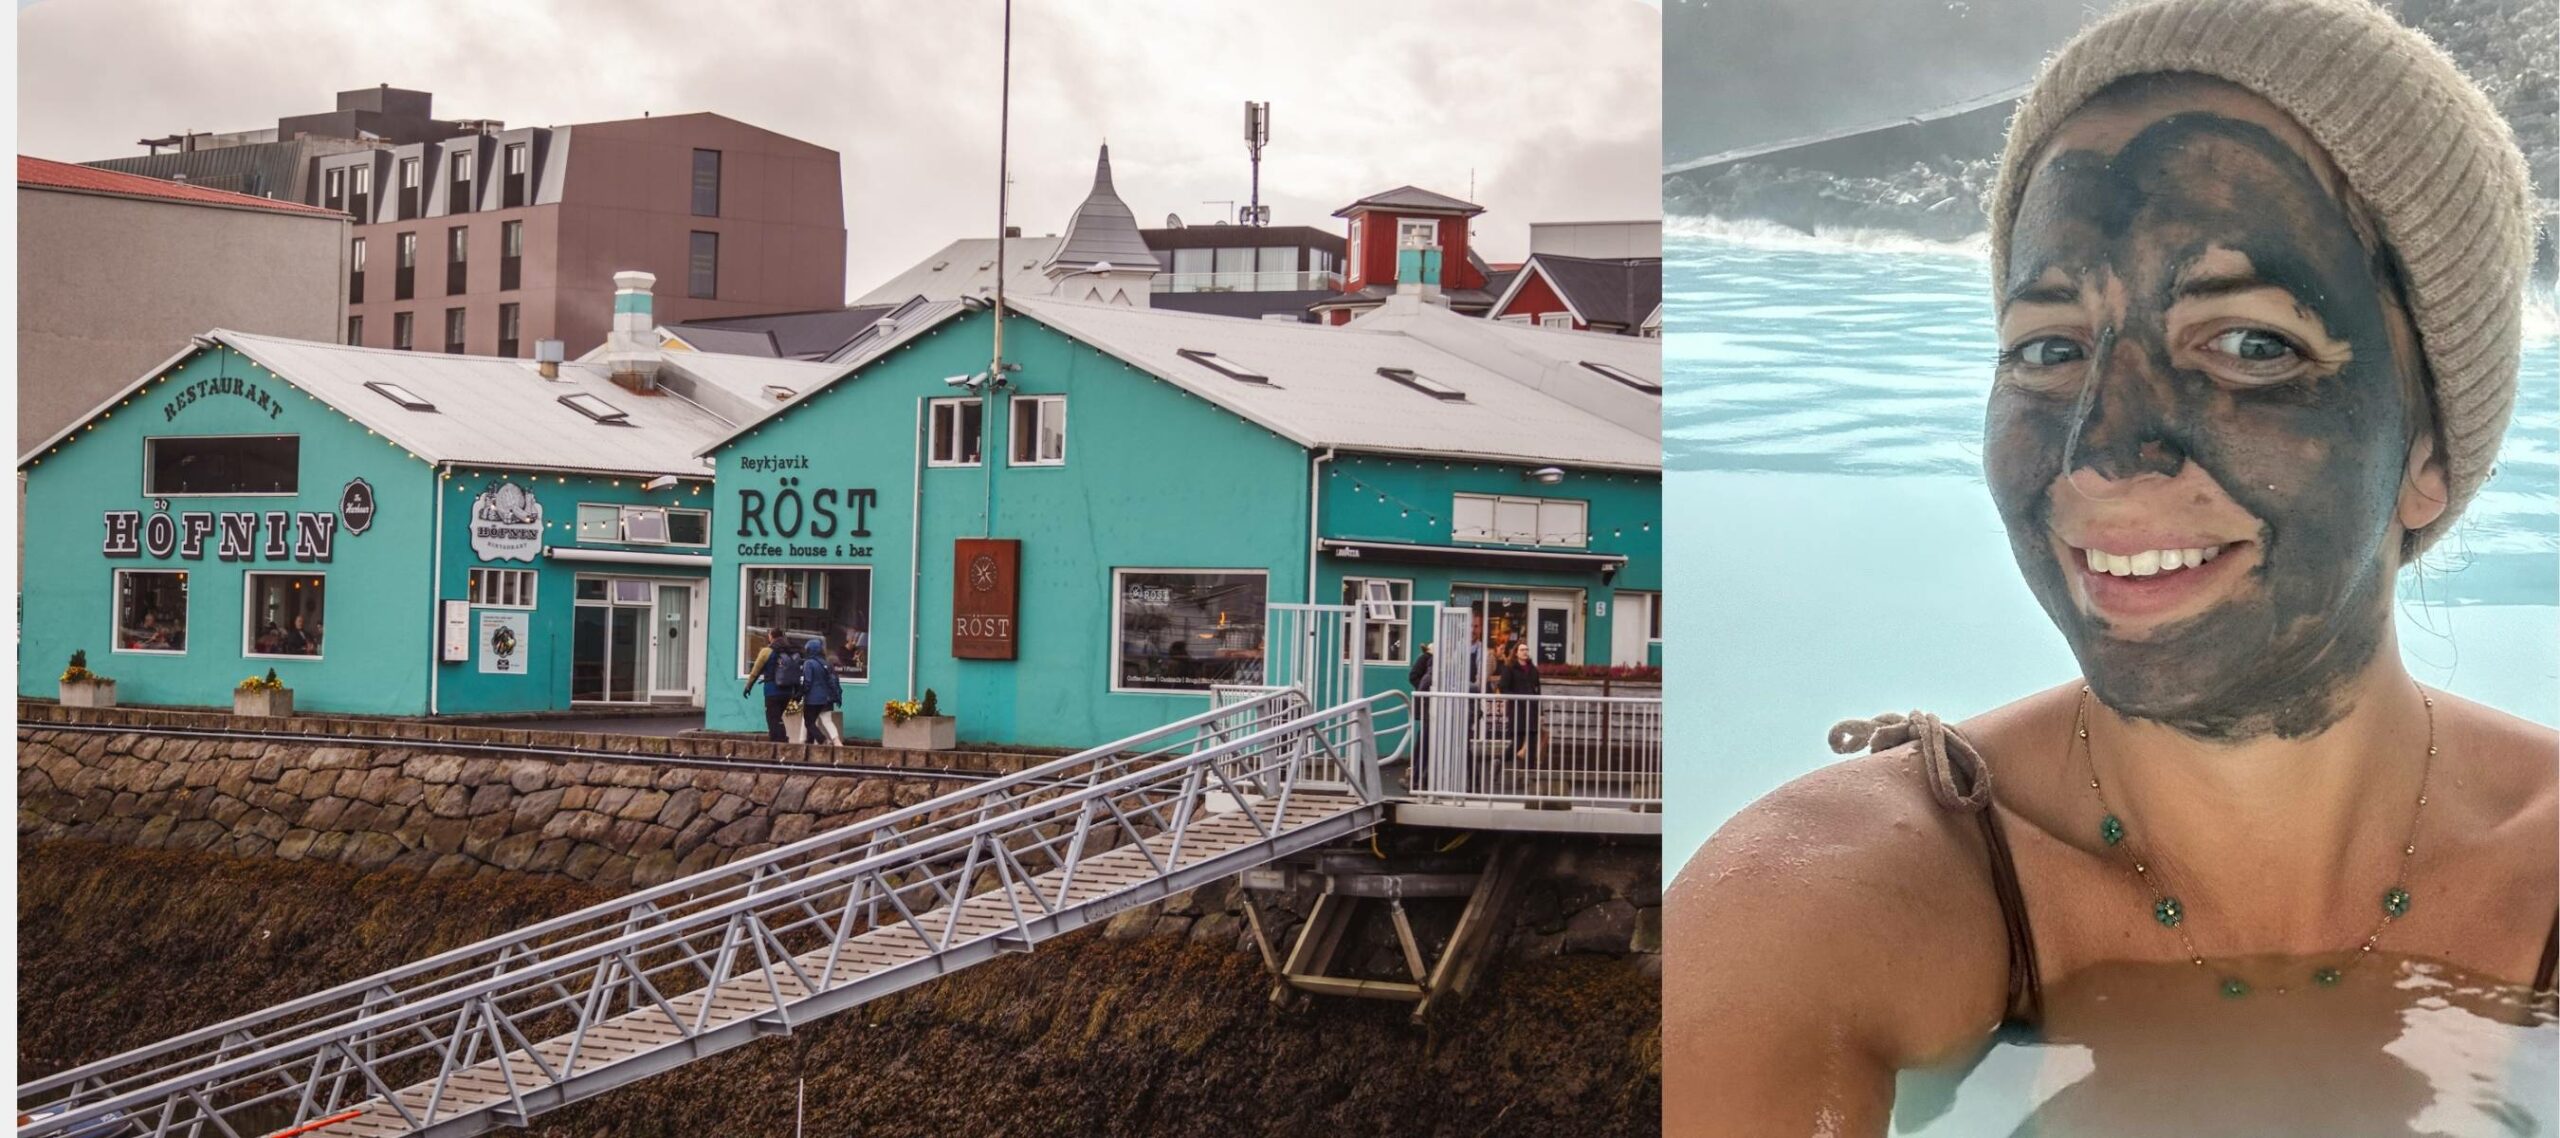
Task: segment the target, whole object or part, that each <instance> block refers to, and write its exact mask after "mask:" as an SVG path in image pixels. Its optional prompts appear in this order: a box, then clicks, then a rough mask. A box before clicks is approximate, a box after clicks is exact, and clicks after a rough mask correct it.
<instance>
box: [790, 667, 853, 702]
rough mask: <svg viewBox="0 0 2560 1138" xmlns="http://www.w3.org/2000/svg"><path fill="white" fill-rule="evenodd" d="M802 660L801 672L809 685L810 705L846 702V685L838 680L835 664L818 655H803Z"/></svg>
mask: <svg viewBox="0 0 2560 1138" xmlns="http://www.w3.org/2000/svg"><path fill="white" fill-rule="evenodd" d="M801 660H802V661H803V662H802V664H801V666H800V674H801V676H802V682H803V683H804V684H806V685H807V687H808V691H809V694H808V699H807V702H808V704H809V706H811V707H834V706H835V705H837V704H839V703H842V702H844V687H843V685H841V684H839V683H837V682H836V670H835V667H834V666H833V665H830V664H829V663H827V662H826V661H825V660H823V659H820V658H818V657H816V656H803V657H801Z"/></svg>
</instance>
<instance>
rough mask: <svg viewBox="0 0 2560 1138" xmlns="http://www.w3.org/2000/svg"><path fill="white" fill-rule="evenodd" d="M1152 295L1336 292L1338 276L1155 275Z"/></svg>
mask: <svg viewBox="0 0 2560 1138" xmlns="http://www.w3.org/2000/svg"><path fill="white" fill-rule="evenodd" d="M1150 291H1153V292H1317V291H1324V292H1340V291H1342V274H1340V273H1328V272H1322V271H1308V272H1282V273H1157V274H1156V275H1155V281H1154V284H1153V287H1152V288H1151V290H1150Z"/></svg>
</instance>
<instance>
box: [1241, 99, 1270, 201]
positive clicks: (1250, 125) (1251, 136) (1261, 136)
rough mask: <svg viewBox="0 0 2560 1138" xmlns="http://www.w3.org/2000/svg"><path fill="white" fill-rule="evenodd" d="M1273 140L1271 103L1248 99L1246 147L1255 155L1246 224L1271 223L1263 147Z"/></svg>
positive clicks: (1247, 151) (1246, 109) (1245, 129)
mask: <svg viewBox="0 0 2560 1138" xmlns="http://www.w3.org/2000/svg"><path fill="white" fill-rule="evenodd" d="M1270 141H1271V104H1269V103H1256V102H1253V101H1251V100H1247V101H1246V102H1245V105H1244V148H1245V152H1246V153H1248V154H1251V155H1252V156H1253V204H1251V205H1248V206H1246V207H1245V210H1244V223H1245V224H1246V225H1269V224H1271V211H1270V210H1268V209H1265V208H1263V205H1262V148H1263V147H1264V146H1265V145H1267V144H1268V143H1270Z"/></svg>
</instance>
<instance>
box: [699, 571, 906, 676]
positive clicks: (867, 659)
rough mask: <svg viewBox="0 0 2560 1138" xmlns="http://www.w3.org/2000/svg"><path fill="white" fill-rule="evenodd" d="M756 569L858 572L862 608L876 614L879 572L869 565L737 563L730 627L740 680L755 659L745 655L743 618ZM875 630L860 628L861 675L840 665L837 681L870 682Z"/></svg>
mask: <svg viewBox="0 0 2560 1138" xmlns="http://www.w3.org/2000/svg"><path fill="white" fill-rule="evenodd" d="M760 569H780V570H786V571H788V570H798V571H803V572H810V573H820V572H857V571H858V572H860V573H861V574H862V591H863V592H864V594H866V596H865V599H864V601H863V604H862V611H864V612H866V613H871V614H873V615H874V616H877V615H878V613H879V607H878V605H877V603H876V602H878V601H879V599H880V571H879V570H878V569H876V568H874V567H872V566H869V565H838V564H822V563H817V562H808V561H750V562H747V563H746V564H743V565H740V566H738V623H736V624H733V625H731V626H730V627H731V628H733V629H735V630H736V631H737V634H738V651H737V660H738V679H739V680H741V681H744V680H745V679H747V678H748V671H747V669H748V668H750V667H752V666H754V664H755V659H754V658H753V657H751V656H749V655H748V654H747V619H748V617H750V616H752V615H754V606H753V605H750V604H748V603H747V580H748V578H749V577H750V576H752V575H753V574H754V573H755V572H756V571H757V570H760ZM820 607H823V606H820ZM878 631H879V629H878V628H877V627H876V626H875V627H872V628H866V629H863V630H862V637H863V653H862V675H860V676H848V675H846V674H845V673H844V670H843V669H842V668H838V669H837V670H836V682H837V683H840V684H849V685H868V684H870V683H871V673H872V672H873V671H875V670H876V669H874V668H873V667H872V665H873V664H874V663H876V653H878V651H879V641H877V640H876V639H874V638H873V635H872V634H873V633H876V632H878ZM840 706H841V705H840Z"/></svg>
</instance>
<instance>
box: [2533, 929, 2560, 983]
mask: <svg viewBox="0 0 2560 1138" xmlns="http://www.w3.org/2000/svg"><path fill="white" fill-rule="evenodd" d="M2555 972H2560V917H2553V918H2552V919H2551V935H2550V936H2548V937H2545V938H2543V941H2542V967H2540V968H2537V969H2534V972H2533V994H2534V995H2537V996H2539V995H2542V994H2544V993H2546V992H2549V991H2551V990H2552V984H2551V981H2552V979H2553V974H2554V973H2555Z"/></svg>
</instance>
